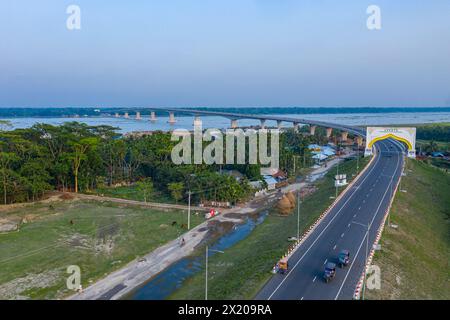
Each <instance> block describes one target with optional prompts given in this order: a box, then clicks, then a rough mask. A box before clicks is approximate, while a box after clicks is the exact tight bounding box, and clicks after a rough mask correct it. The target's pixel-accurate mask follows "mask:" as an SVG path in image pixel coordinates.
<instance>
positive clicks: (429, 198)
mask: <svg viewBox="0 0 450 320" xmlns="http://www.w3.org/2000/svg"><path fill="white" fill-rule="evenodd" d="M406 174H407V176H405V177H403V179H402V189H404V190H406V191H407V192H406V193H404V192H398V193H397V195H396V198H395V201H394V205H393V208H392V211H391V223H392V224H395V225H398V229H393V228H388V227H386V228H385V230H384V232H383V236H382V238H381V248H382V250H381V251H378V252H377V253H376V254H375V257H374V262H373V263H374V264H375V265H378V266H379V267H380V269H381V289H380V290H371V291H370V290H368V291H367V293H366V297H368V298H369V299H446V300H448V299H450V284H449V270H450V269H449V261H450V232H449V231H450V230H449V218H450V196H449V195H450V175H449V174H445V173H443V172H442V171H440V170H438V169H436V168H433V167H432V166H429V165H427V164H425V163H422V162H418V161H413V160H409V161H408V164H407V170H406Z"/></svg>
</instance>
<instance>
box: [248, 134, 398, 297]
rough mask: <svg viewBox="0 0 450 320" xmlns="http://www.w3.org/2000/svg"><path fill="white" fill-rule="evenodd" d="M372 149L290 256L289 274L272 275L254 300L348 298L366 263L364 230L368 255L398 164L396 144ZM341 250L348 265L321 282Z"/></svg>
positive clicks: (394, 181)
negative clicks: (361, 172) (347, 186)
mask: <svg viewBox="0 0 450 320" xmlns="http://www.w3.org/2000/svg"><path fill="white" fill-rule="evenodd" d="M375 147H376V148H377V150H378V156H377V157H376V159H375V160H374V161H373V162H372V164H371V166H370V167H369V168H368V170H366V172H365V173H364V175H362V176H361V177H360V179H358V181H357V182H356V183H355V184H354V185H353V186H352V187H351V189H350V190H348V192H347V193H346V194H345V195H344V196H343V197H342V199H340V201H339V202H338V203H337V204H336V206H335V207H334V208H333V209H332V210H331V211H330V212H329V214H328V215H327V216H326V218H325V219H324V220H323V221H322V222H321V223H320V224H319V225H318V226H317V228H316V229H315V230H314V231H313V233H312V234H311V235H310V236H309V237H308V238H307V239H306V240H305V242H304V243H303V244H302V245H301V246H300V247H299V248H298V249H297V251H296V252H295V253H294V254H293V255H292V256H291V258H290V259H289V272H288V273H287V274H286V275H280V274H276V275H274V276H273V277H272V278H271V279H270V280H269V281H268V282H267V284H266V285H265V286H264V288H263V289H262V290H261V291H260V292H259V294H258V295H257V297H256V299H264V300H265V299H273V300H334V299H352V297H353V293H354V290H355V287H356V285H357V282H358V280H359V278H360V276H361V275H362V273H363V270H364V265H365V260H366V242H367V241H366V234H367V227H366V226H367V225H369V226H370V228H369V250H370V248H371V247H372V245H373V243H374V241H375V238H376V234H377V231H378V228H379V227H380V224H381V223H382V219H383V216H384V213H385V212H386V209H387V207H388V205H389V201H390V198H391V196H392V190H393V189H394V188H395V184H396V182H397V181H398V179H399V178H400V175H401V170H402V165H403V154H402V151H403V146H402V145H401V144H400V143H398V142H397V141H393V140H384V141H380V142H378V143H377V144H376V146H375ZM391 187H392V188H391ZM342 249H347V250H349V251H350V258H351V263H350V264H349V265H348V266H347V267H345V268H339V267H337V268H336V276H335V278H334V279H333V280H331V281H330V282H328V283H326V282H325V281H324V279H323V271H324V267H325V264H326V263H327V262H334V263H337V256H338V254H339V251H340V250H342ZM381 272H382V270H381Z"/></svg>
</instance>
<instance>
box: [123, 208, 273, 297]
mask: <svg viewBox="0 0 450 320" xmlns="http://www.w3.org/2000/svg"><path fill="white" fill-rule="evenodd" d="M267 214H268V211H263V212H261V213H260V214H259V215H258V216H257V217H248V218H247V219H246V220H245V222H244V223H242V224H238V225H235V226H234V227H233V228H232V229H231V230H230V231H228V233H226V234H224V235H223V236H221V237H220V238H219V239H217V240H216V241H215V242H214V243H213V244H210V245H209V247H210V249H212V250H221V251H224V250H226V249H227V248H230V247H232V246H233V245H235V244H236V243H238V242H239V241H241V240H243V239H245V238H246V237H247V236H248V235H249V234H250V233H251V232H252V231H253V229H254V228H255V227H256V226H257V225H259V224H260V223H262V222H263V221H264V219H265V218H266V217H267ZM214 254H215V253H214V252H210V256H213V255H214ZM203 265H204V256H203V255H199V256H194V257H186V258H183V259H181V260H179V261H177V262H175V263H174V264H172V265H171V266H169V267H168V268H166V269H165V270H164V271H162V272H161V273H159V274H158V275H156V276H155V277H153V278H152V279H151V280H150V281H148V282H147V283H145V284H144V285H142V286H141V287H140V288H138V289H136V290H135V291H134V292H132V293H130V294H129V295H128V296H127V297H126V299H128V300H163V299H166V298H167V297H168V296H169V295H170V294H172V293H173V292H174V291H175V290H177V289H178V288H180V287H181V286H182V285H183V283H184V281H185V280H186V279H188V278H189V277H191V276H193V275H194V274H196V273H197V272H200V271H202V270H203Z"/></svg>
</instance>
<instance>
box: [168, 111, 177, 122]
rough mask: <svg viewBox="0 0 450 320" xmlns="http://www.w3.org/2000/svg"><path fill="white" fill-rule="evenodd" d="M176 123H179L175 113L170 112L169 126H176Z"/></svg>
mask: <svg viewBox="0 0 450 320" xmlns="http://www.w3.org/2000/svg"><path fill="white" fill-rule="evenodd" d="M175 122H177V121H176V120H175V112H173V111H170V112H169V124H172V125H173V124H175Z"/></svg>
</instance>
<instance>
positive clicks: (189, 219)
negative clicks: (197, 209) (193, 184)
mask: <svg viewBox="0 0 450 320" xmlns="http://www.w3.org/2000/svg"><path fill="white" fill-rule="evenodd" d="M191 194H192V192H191V190H189V191H188V196H189V197H188V230H190V229H191Z"/></svg>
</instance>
